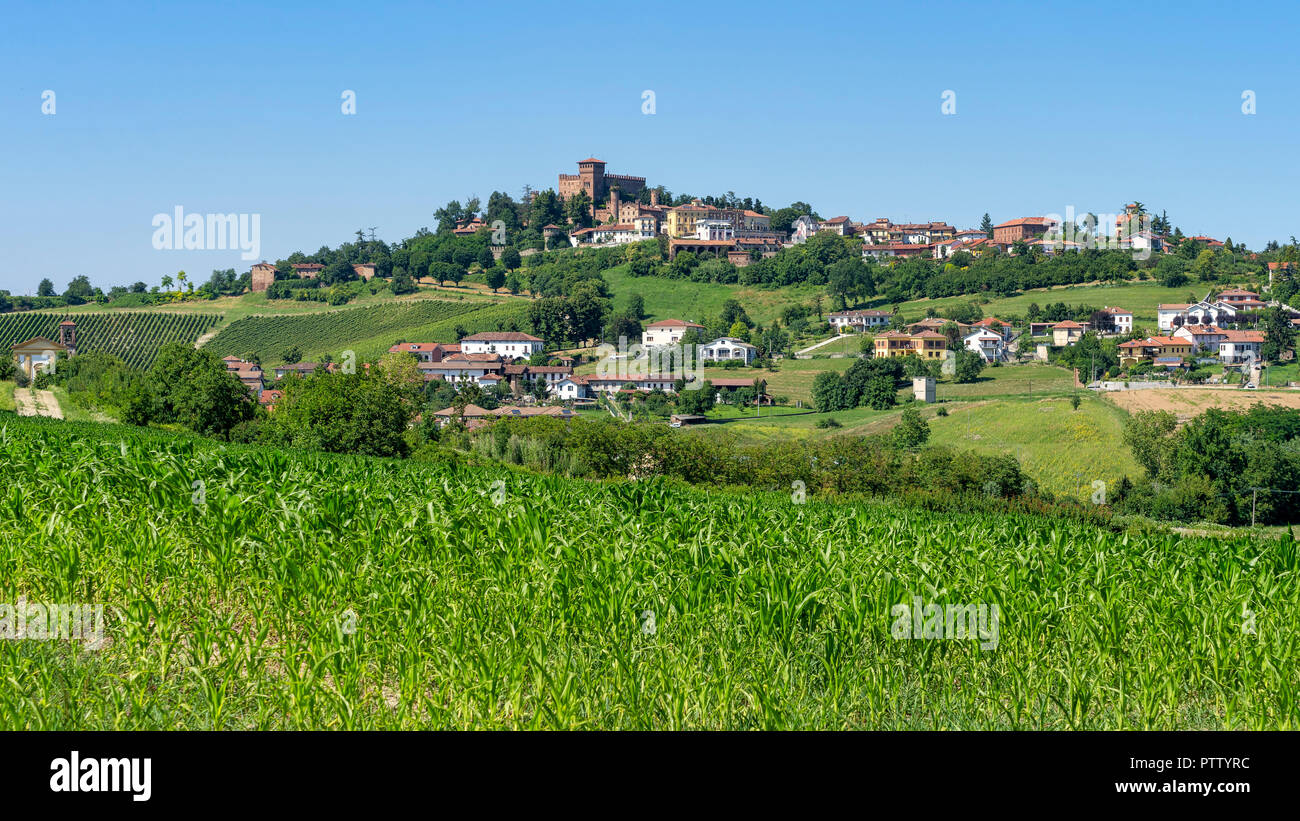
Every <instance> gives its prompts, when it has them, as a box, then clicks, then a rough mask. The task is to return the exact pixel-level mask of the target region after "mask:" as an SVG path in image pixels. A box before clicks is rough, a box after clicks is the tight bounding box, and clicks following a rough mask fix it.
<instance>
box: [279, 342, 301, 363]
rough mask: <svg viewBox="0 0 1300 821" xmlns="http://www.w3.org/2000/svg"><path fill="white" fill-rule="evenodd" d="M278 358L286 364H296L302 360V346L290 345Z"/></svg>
mask: <svg viewBox="0 0 1300 821" xmlns="http://www.w3.org/2000/svg"><path fill="white" fill-rule="evenodd" d="M280 358H281V359H283V360H284V361H285V363H286V364H288V365H296V364H297V363H299V362H301V361H302V348H300V347H298V346H297V345H290V346H289V347H288V348H286V349H285V351H284V353H282V354H280Z"/></svg>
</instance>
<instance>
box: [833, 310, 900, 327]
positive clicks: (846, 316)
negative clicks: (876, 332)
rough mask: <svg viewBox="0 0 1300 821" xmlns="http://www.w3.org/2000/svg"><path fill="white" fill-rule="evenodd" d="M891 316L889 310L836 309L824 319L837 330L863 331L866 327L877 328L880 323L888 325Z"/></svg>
mask: <svg viewBox="0 0 1300 821" xmlns="http://www.w3.org/2000/svg"><path fill="white" fill-rule="evenodd" d="M893 317H894V315H893V313H892V312H890V311H876V310H866V311H836V312H835V313H833V314H827V316H826V321H827V322H829V323H830V324H831V325H832V326H833V327H834V328H835V329H836V330H837V331H845V330H850V331H865V330H867V329H868V328H879V327H880V326H882V325H888V324H889V321H890V320H891V319H893Z"/></svg>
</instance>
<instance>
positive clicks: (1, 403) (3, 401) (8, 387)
mask: <svg viewBox="0 0 1300 821" xmlns="http://www.w3.org/2000/svg"><path fill="white" fill-rule="evenodd" d="M17 409H18V406H17V405H16V404H15V403H14V383H13V382H0V411H9V412H11V413H13V412H15V411H16V410H17Z"/></svg>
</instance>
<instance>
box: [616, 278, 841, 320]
mask: <svg viewBox="0 0 1300 821" xmlns="http://www.w3.org/2000/svg"><path fill="white" fill-rule="evenodd" d="M601 276H602V277H603V278H604V279H605V282H606V283H607V284H608V285H609V290H610V293H612V294H613V295H614V310H615V311H616V312H617V311H622V310H624V309H625V308H626V307H627V301H628V299H629V298H630V297H631V295H632V294H634V293H635V294H640V295H641V298H642V299H643V300H644V301H645V311H646V313H647V314H648V315H649V317H650V318H651V319H686V320H690V321H694V322H700V321H703V320H713V319H715V318H716V317H718V316H719V315H720V314H721V313H722V305H723V303H725V302H726V301H727V300H729V299H734V300H736V301H738V302H739V303H740V304H741V306H742V307H744V309H745V313H747V314H748V315H749V318H750V319H752V320H753V321H755V322H759V323H762V324H763V325H764V326H766V325H770V324H771V323H772V320H774V319H779V318H780V316H781V311H783V310H784V309H785V308H787V307H788V306H790V305H794V304H796V303H800V302H802V303H804V304H807V305H811V304H812V301H813V299H814V298H815V297H816V296H817V295H818V294H821V295H822V297H823V303H824V305H825V310H826V311H829V310H830V300H829V299H826V298H825V293H826V289H825V288H824V287H819V286H815V285H791V286H785V287H759V286H756V285H724V284H722V283H717V282H692V281H691V280H687V279H671V278H668V277H635V276H632V275H631V274H630V273H629V272H628V266H627V265H626V264H624V265H618V266H616V267H614V268H609V269H606V270H604V271H602V272H601Z"/></svg>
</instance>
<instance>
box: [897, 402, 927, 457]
mask: <svg viewBox="0 0 1300 821" xmlns="http://www.w3.org/2000/svg"><path fill="white" fill-rule="evenodd" d="M929 438H930V424H929V423H928V422H926V421H925V419H924V418H923V417H922V416H921V412H920V411H918V410H917V409H916V408H905V409H904V410H903V415H902V417H901V418H900V419H899V420H898V425H896V426H895V427H894V444H895V445H897V446H898V447H899V448H902V449H904V450H915V449H916V448H919V447H920V446H921V445H924V444H925V442H926V440H927V439H929Z"/></svg>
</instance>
